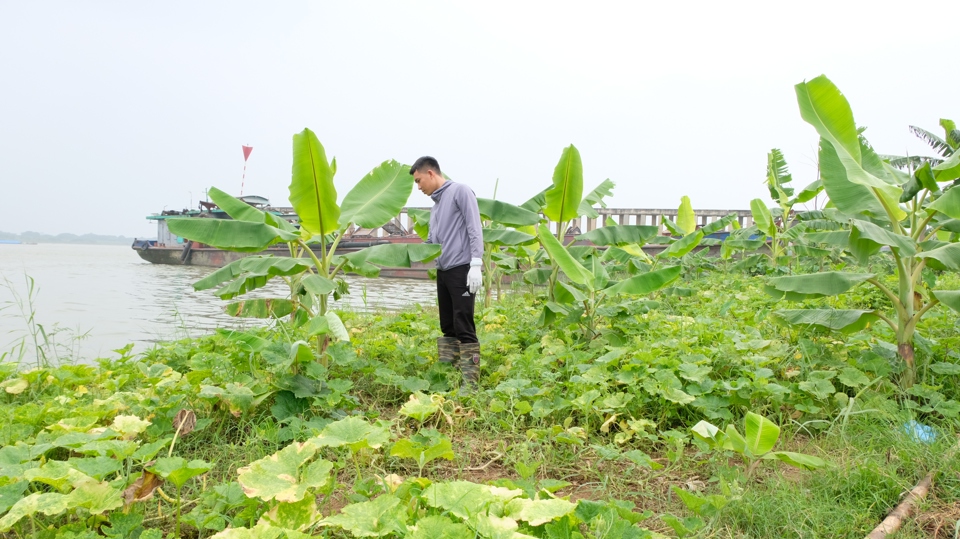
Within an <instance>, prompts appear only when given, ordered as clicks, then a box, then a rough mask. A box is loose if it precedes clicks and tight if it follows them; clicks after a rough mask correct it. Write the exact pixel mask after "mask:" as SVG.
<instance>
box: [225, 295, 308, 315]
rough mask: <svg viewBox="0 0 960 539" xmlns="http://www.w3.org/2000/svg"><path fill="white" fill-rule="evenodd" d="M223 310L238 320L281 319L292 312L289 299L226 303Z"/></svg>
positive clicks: (260, 299) (291, 304) (248, 300)
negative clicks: (238, 318)
mask: <svg viewBox="0 0 960 539" xmlns="http://www.w3.org/2000/svg"><path fill="white" fill-rule="evenodd" d="M223 310H224V311H225V312H226V313H227V314H229V315H230V316H236V317H240V318H282V317H284V316H287V315H288V314H290V313H292V312H293V302H292V301H290V300H289V299H280V298H266V299H263V298H258V299H246V300H243V301H235V302H233V303H228V304H227V305H226V306H225V307H224V308H223Z"/></svg>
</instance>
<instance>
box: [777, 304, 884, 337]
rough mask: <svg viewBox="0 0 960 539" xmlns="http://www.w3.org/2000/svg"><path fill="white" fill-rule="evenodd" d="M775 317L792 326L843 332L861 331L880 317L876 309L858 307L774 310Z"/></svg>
mask: <svg viewBox="0 0 960 539" xmlns="http://www.w3.org/2000/svg"><path fill="white" fill-rule="evenodd" d="M773 317H774V319H775V320H777V321H779V322H783V323H786V324H789V325H792V326H816V327H819V328H822V329H830V330H833V331H841V332H843V333H852V332H854V331H860V330H861V329H864V328H865V327H867V326H868V325H870V324H871V323H873V322H875V321H877V320H879V319H880V317H878V316H877V315H876V313H874V311H864V310H856V309H784V310H780V311H774V312H773Z"/></svg>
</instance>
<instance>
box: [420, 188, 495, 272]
mask: <svg viewBox="0 0 960 539" xmlns="http://www.w3.org/2000/svg"><path fill="white" fill-rule="evenodd" d="M430 198H432V199H433V202H434V206H433V210H431V211H430V232H429V234H427V243H438V244H440V247H441V248H442V249H443V251H442V252H441V253H440V256H439V257H438V258H437V269H439V270H444V271H446V270H448V269H450V268H455V267H457V266H462V265H464V264H469V263H470V259H471V258H483V230H482V228H481V224H480V209H479V208H478V207H477V196H476V195H475V194H474V193H473V190H472V189H470V188H469V187H467V186H466V185H463V184H460V183H456V182H452V181H450V180H447V181H446V182H444V184H443V185H441V186H440V188H439V189H437V190H436V191H434V192H433V193H431V195H430Z"/></svg>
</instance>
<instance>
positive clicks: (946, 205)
mask: <svg viewBox="0 0 960 539" xmlns="http://www.w3.org/2000/svg"><path fill="white" fill-rule="evenodd" d="M927 209H931V210H937V211H938V212H940V213H942V214H944V215H946V216H947V217H950V218H951V219H960V189H957V188H953V189H947V190H946V191H945V192H944V193H943V194H942V195H940V198H938V199H937V200H935V201H933V203H932V204H927Z"/></svg>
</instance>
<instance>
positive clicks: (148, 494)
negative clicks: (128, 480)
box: [123, 470, 163, 509]
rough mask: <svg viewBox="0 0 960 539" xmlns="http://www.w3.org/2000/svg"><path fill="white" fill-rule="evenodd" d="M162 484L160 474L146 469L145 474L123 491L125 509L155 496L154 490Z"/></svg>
mask: <svg viewBox="0 0 960 539" xmlns="http://www.w3.org/2000/svg"><path fill="white" fill-rule="evenodd" d="M162 484H163V480H162V479H160V477H159V476H157V475H156V474H154V473H151V472H148V471H146V470H144V471H143V474H141V475H140V477H138V478H137V480H136V481H134V482H133V484H132V485H130V486H129V487H127V489H126V490H124V491H123V503H124V506H125V509H126V508H129V507H130V506H131V505H133V504H135V503H137V502H145V501H147V500H149V499H151V498H153V492H154V491H155V490H157V488H159V487H160V485H162Z"/></svg>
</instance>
